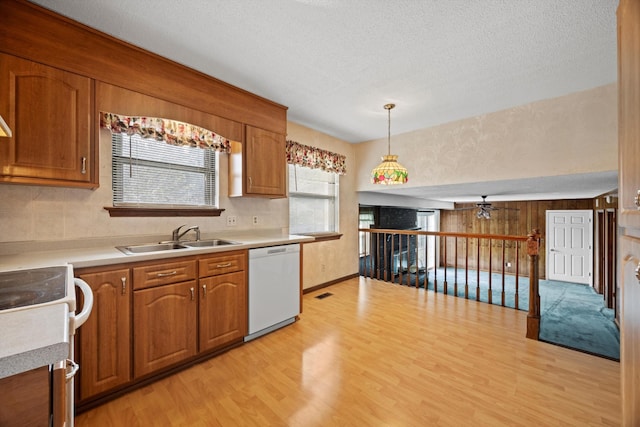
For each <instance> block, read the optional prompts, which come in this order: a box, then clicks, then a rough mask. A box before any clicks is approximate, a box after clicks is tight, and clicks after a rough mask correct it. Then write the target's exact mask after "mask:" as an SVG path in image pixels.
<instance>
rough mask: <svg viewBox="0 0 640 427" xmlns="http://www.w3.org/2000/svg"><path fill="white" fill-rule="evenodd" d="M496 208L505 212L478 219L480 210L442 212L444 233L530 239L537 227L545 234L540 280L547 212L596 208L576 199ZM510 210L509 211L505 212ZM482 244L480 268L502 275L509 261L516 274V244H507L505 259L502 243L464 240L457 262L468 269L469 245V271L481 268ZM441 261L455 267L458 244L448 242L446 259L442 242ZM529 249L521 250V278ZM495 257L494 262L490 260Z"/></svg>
mask: <svg viewBox="0 0 640 427" xmlns="http://www.w3.org/2000/svg"><path fill="white" fill-rule="evenodd" d="M491 203H492V206H493V207H496V208H502V209H501V210H497V211H492V212H491V219H489V220H486V219H478V218H476V210H475V209H468V210H443V211H441V213H440V231H448V232H458V233H477V234H500V235H510V236H526V235H527V234H529V233H530V232H531V230H533V229H534V228H537V229H539V230H540V234H541V235H542V242H541V246H540V278H541V279H544V278H546V273H545V272H546V256H545V253H546V245H545V240H546V239H545V231H546V211H547V210H574V209H593V200H592V199H575V200H539V201H525V202H495V203H494V202H491ZM475 206H476V204H475V203H459V204H456V205H455V208H456V209H459V208H474V207H475ZM505 208H508V209H505ZM478 244H479V245H480V256H479V259H480V263H479V264H480V267H479V268H480V269H481V270H489V265H491V270H492V271H494V272H501V271H502V266H503V265H504V263H506V262H510V263H511V267H506V266H505V272H506V273H514V272H515V263H516V259H515V258H516V251H515V248H514V247H513V245H514V243H510V242H506V245H505V257H504V260H503V258H502V243H501V242H500V241H494V242H493V244H492V245H491V247H489V242H488V241H485V240H480V242H478V241H477V239H474V240H469V242H468V243H467V242H466V241H464V240H460V239H459V240H458V242H457V260H458V261H457V262H458V266H464V259H465V253H466V251H467V248H466V246H467V245H468V246H469V248H468V253H469V263H470V264H469V268H477V262H476V254H477V250H478ZM440 245H441V247H440V253H441V262H442V263H445V262H446V264H447V265H449V266H453V265H454V264H455V260H456V256H455V253H456V242H455V241H454V240H452V239H447V242H446V245H447V248H446V254H447V256H446V260H445V258H444V253H445V252H444V245H445V242H443V241H441V242H440ZM526 252H527V251H526V247H524V245H522V247H520V249H519V254H518V262H519V264H520V265H519V267H520V268H519V270H520V274H521V275H527V274H529V271H528V258H527V254H526ZM490 257H491V263H490V264H489V259H490Z"/></svg>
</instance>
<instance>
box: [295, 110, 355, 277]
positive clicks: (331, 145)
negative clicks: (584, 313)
mask: <svg viewBox="0 0 640 427" xmlns="http://www.w3.org/2000/svg"><path fill="white" fill-rule="evenodd" d="M287 132H288V135H287V138H288V139H291V140H294V141H297V142H299V143H301V144H305V145H311V146H314V147H318V148H322V149H325V150H329V151H333V152H335V153H338V154H343V155H345V156H347V173H346V174H345V175H341V176H340V225H339V227H340V230H339V231H340V233H342V234H343V235H342V238H340V239H339V240H330V241H325V242H318V243H307V244H305V245H304V249H303V259H304V264H303V280H302V285H303V288H305V289H307V288H310V287H313V286H317V285H320V284H323V283H327V282H330V281H332V280H336V279H340V278H342V277H345V276H349V275H351V274H355V273H357V272H358V231H357V229H358V199H357V194H356V186H357V181H356V174H355V170H356V165H355V156H354V148H355V146H354V145H353V144H349V143H347V142H344V141H341V140H339V139H336V138H333V137H331V136H329V135H326V134H323V133H321V132H318V131H315V130H312V129H309V128H307V127H304V126H301V125H298V124H296V123H292V122H289V123H288V125H287Z"/></svg>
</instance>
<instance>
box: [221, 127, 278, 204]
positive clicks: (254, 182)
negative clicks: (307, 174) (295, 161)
mask: <svg viewBox="0 0 640 427" xmlns="http://www.w3.org/2000/svg"><path fill="white" fill-rule="evenodd" d="M285 144H286V141H285V136H284V135H283V134H279V133H276V132H271V131H268V130H264V129H259V128H256V127H253V126H249V125H247V126H245V137H244V143H237V142H232V143H231V155H230V160H229V197H239V196H257V197H270V198H282V197H286V196H287V189H286V181H285V178H286V171H287V163H286V156H285Z"/></svg>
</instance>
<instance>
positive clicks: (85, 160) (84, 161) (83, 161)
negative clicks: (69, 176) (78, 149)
mask: <svg viewBox="0 0 640 427" xmlns="http://www.w3.org/2000/svg"><path fill="white" fill-rule="evenodd" d="M80 172H81V173H82V174H83V175H84V174H85V173H87V158H86V157H82V170H81V171H80Z"/></svg>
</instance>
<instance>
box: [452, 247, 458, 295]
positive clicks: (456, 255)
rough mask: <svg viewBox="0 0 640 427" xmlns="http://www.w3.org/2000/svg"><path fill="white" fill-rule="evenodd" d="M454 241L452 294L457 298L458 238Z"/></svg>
mask: <svg viewBox="0 0 640 427" xmlns="http://www.w3.org/2000/svg"><path fill="white" fill-rule="evenodd" d="M454 240H455V245H456V247H455V250H454V255H453V262H454V265H453V294H454V295H455V296H458V236H456V237H455V239H454Z"/></svg>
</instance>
